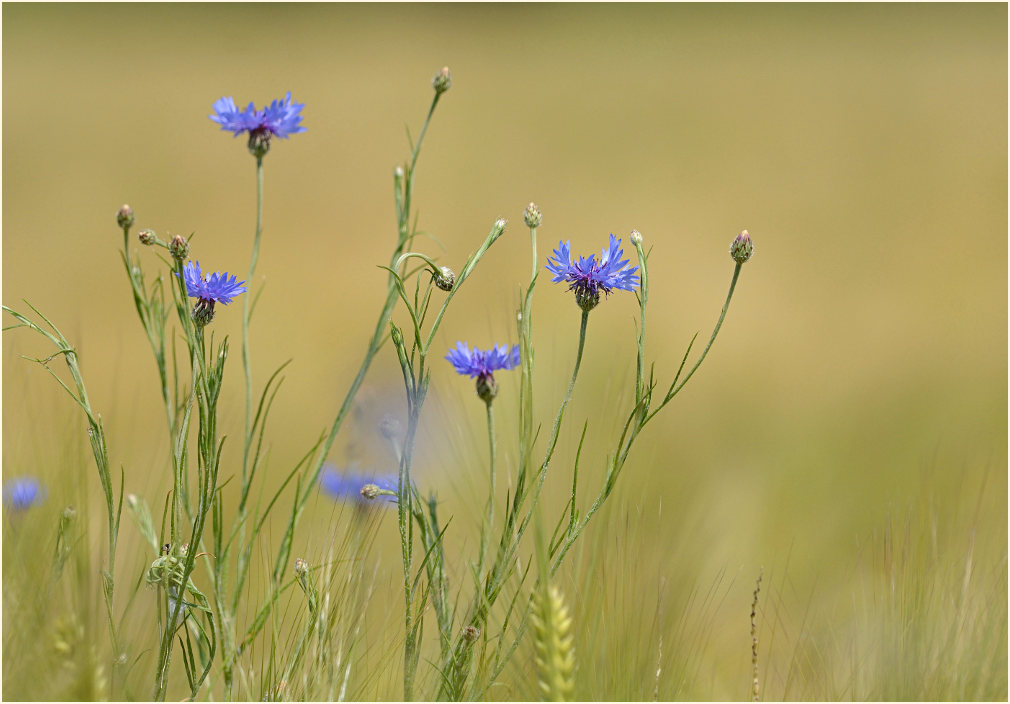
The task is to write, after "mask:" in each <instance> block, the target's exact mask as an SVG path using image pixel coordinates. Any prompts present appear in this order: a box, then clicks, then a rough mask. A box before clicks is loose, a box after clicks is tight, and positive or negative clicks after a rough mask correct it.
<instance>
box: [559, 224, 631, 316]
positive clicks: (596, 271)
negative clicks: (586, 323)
mask: <svg viewBox="0 0 1010 704" xmlns="http://www.w3.org/2000/svg"><path fill="white" fill-rule="evenodd" d="M622 256H624V250H622V249H621V240H620V239H618V238H617V237H614V236H613V235H611V236H610V245H609V246H608V247H606V248H604V250H603V252H602V254H601V255H600V260H599V261H596V255H595V254H592V255H590V256H589V257H588V258H586V257H579V261H578V262H573V261H572V245H571V240H569V241H567V242H559V243H558V247H557V249H555V250H554V257H553V259H551V258H548V259H547V270H548V271H550V272H551V273H552V274H554V278H553V279H551V280H552V281H553V282H554V283H560V282H561V281H567V282H568V284H569V285H568V289H569V290H572V291H575V296H576V298H582V299H589V298H594V299H596V300H599V296H600V291H602V292H603V293H605V294H609V293H610V291H611V290H612V289H615V288H616V289H620V290H622V291H632V290H634V288H635V286H637V285H638V276H637V275H636V274H635V272H636V271H638V267H637V266H633V267H631V268H627V266H628V264H629V262H628V260H627V259H621V257H622Z"/></svg>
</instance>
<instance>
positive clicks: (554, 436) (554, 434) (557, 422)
mask: <svg viewBox="0 0 1010 704" xmlns="http://www.w3.org/2000/svg"><path fill="white" fill-rule="evenodd" d="M588 322H589V311H587V310H584V311H582V324H581V326H580V327H579V351H578V352H577V353H576V355H575V369H573V370H572V380H571V381H570V382H568V391H567V393H565V398H564V400H562V401H561V407H560V408H558V414H557V416H555V417H554V428H553V429H552V430H551V438H550V442H549V444H548V446H547V454H546V455H545V456H544V462H543V464H542V465H540V483H541V484H543V481H544V476H545V475H546V471H547V465H548V464H550V461H551V456H552V455H553V454H554V447H555V446H556V445H557V444H558V432H559V431H560V427H561V418H562V417H563V416H564V414H565V408H567V406H568V402H569V401H571V400H572V390H573V389H574V388H575V379H576V378H577V377H578V376H579V367H580V366H581V365H582V351H583V350H584V349H585V346H586V324H587V323H588Z"/></svg>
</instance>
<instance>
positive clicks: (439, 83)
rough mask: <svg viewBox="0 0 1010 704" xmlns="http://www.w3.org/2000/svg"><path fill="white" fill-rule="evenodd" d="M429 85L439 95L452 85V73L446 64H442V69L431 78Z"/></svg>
mask: <svg viewBox="0 0 1010 704" xmlns="http://www.w3.org/2000/svg"><path fill="white" fill-rule="evenodd" d="M431 85H432V86H433V87H434V88H435V92H436V93H438V94H439V95H441V94H442V93H444V92H446V91H447V90H449V88H450V87H451V86H452V74H451V73H450V72H449V67H448V66H443V67H442V70H441V71H439V72H438V73H436V74H435V77H434V78H433V79H431Z"/></svg>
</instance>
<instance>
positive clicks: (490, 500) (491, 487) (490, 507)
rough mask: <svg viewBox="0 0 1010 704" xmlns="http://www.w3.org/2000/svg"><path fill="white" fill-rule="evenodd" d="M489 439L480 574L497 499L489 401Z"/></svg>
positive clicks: (491, 416)
mask: <svg viewBox="0 0 1010 704" xmlns="http://www.w3.org/2000/svg"><path fill="white" fill-rule="evenodd" d="M485 405H486V406H487V437H488V453H489V454H488V456H489V467H490V469H489V470H488V472H489V481H488V494H487V523H485V524H484V525H482V526H481V531H480V532H481V536H480V560H479V561H478V563H477V571H478V572H480V571H482V570H483V568H484V557H485V555H486V554H487V543H488V536H490V535H491V533H492V531H493V530H494V498H495V474H496V472H495V455H496V454H497V446H496V443H495V432H494V410H493V408H492V402H491V401H487V402H486V404H485Z"/></svg>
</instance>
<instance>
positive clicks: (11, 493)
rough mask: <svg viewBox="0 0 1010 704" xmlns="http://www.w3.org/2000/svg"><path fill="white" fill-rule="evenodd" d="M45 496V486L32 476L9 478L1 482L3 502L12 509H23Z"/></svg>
mask: <svg viewBox="0 0 1010 704" xmlns="http://www.w3.org/2000/svg"><path fill="white" fill-rule="evenodd" d="M45 497H46V490H45V488H44V487H43V486H42V484H41V483H40V482H39V480H38V479H35V478H34V477H18V478H17V479H9V480H7V481H5V482H4V484H3V503H4V506H5V507H6V508H8V509H10V510H12V511H24V510H26V509H28V508H30V507H31V506H32V505H34V504H36V503H39V502H41V501H42V500H43V499H45Z"/></svg>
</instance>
